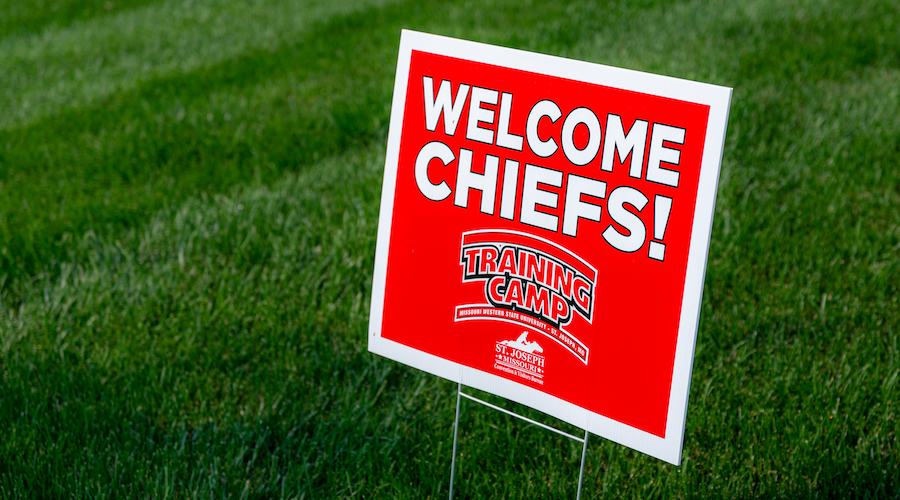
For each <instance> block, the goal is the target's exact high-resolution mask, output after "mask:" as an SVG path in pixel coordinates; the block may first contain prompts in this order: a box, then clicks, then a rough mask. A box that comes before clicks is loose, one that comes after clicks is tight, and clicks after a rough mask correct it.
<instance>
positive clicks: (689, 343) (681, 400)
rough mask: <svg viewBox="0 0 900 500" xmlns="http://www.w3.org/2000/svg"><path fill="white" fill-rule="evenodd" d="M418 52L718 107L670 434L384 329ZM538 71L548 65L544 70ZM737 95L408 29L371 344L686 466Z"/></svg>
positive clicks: (688, 282)
mask: <svg viewBox="0 0 900 500" xmlns="http://www.w3.org/2000/svg"><path fill="white" fill-rule="evenodd" d="M413 50H418V51H422V52H428V53H432V54H438V55H442V56H448V57H455V58H459V59H467V60H471V61H475V62H479V63H485V64H492V65H496V66H502V67H506V68H511V69H517V70H522V71H528V72H532V73H541V74H545V75H550V76H555V77H560V78H566V79H570V80H578V81H583V82H587V83H593V84H597V85H604V86H607V87H615V88H619V89H624V90H629V91H634V92H640V93H644V94H651V95H656V96H661V97H668V98H671V99H677V100H680V101H687V102H693V103H697V104H705V105H707V106H709V121H708V123H707V130H706V142H705V144H704V146H703V157H702V160H701V165H700V181H699V185H698V189H697V204H696V207H695V209H694V224H693V230H692V232H691V243H690V247H689V251H688V260H687V274H686V278H685V287H684V295H683V299H682V306H681V319H680V323H679V325H678V336H677V340H676V344H675V365H674V370H673V374H672V385H671V387H670V392H669V407H668V415H667V417H666V433H665V436H666V437H665V438H661V437H659V436H656V435H653V434H650V433H648V432H645V431H642V430H640V429H637V428H634V427H631V426H629V425H626V424H623V423H621V422H618V421H615V420H613V419H610V418H608V417H604V416H603V415H600V414H597V413H594V412H591V411H589V410H586V409H584V408H581V407H579V406H576V405H574V404H572V403H569V402H567V401H563V400H562V399H559V398H556V397H554V396H551V395H549V394H546V393H544V392H541V391H538V390H536V389H532V388H530V387H527V386H525V385H522V384H519V383H516V382H513V381H510V380H507V379H505V378H503V377H499V376H497V375H493V374H490V373H487V372H484V371H481V370H476V369H474V368H469V367H467V366H462V365H460V364H457V363H455V362H452V361H448V360H446V359H443V358H440V357H437V356H434V355H432V354H428V353H424V352H422V351H418V350H415V349H413V348H410V347H407V346H405V345H403V344H400V343H397V342H394V341H391V340H388V339H386V338H384V337H382V336H381V327H382V310H383V307H384V291H385V281H386V275H387V257H388V246H389V244H390V235H391V221H392V220H393V209H394V192H395V189H396V182H397V168H398V162H399V150H400V133H401V130H402V127H403V113H404V109H405V104H406V91H407V81H408V80H409V64H410V56H411V53H412V51H413ZM537 68H540V69H539V70H537ZM731 92H732V89H730V88H728V87H721V86H718V85H711V84H707V83H700V82H694V81H690V80H682V79H679V78H672V77H668V76H662V75H655V74H651V73H643V72H640V71H634V70H628V69H623V68H616V67H612V66H604V65H601V64H595V63H589V62H584V61H576V60H573V59H566V58H562V57H556V56H549V55H544V54H537V53H533V52H526V51H522V50H516V49H510V48H505V47H498V46H495V45H486V44H482V43H477V42H470V41H466V40H459V39H455V38H448V37H444V36H438V35H431V34H427V33H421V32H416V31H410V30H403V31H402V32H401V35H400V54H399V56H398V58H397V74H396V77H395V80H394V97H393V101H392V103H391V119H390V125H389V129H388V141H387V142H388V143H387V153H386V155H385V165H384V181H383V185H382V192H381V207H380V212H379V217H378V234H377V242H376V246H375V270H374V276H373V282H372V300H371V305H370V312H369V332H368V340H369V342H368V344H369V346H368V347H369V351H371V352H373V353H375V354H379V355H381V356H384V357H387V358H390V359H393V360H395V361H399V362H401V363H404V364H407V365H410V366H412V367H414V368H418V369H420V370H422V371H425V372H428V373H431V374H433V375H437V376H439V377H443V378H446V379H449V380H452V381H454V382H461V383H462V384H464V385H467V386H469V387H474V388H475V389H479V390H483V391H486V392H490V393H492V394H497V395H500V396H502V397H505V398H507V399H510V400H512V401H515V402H517V403H521V404H524V405H526V406H529V407H531V408H535V409H537V410H539V411H542V412H544V413H547V414H548V415H551V416H553V417H556V418H559V419H560V420H563V421H565V422H568V423H570V424H572V425H575V426H577V427H580V428H582V429H587V430H588V431H590V432H591V433H593V434H596V435H597V436H600V437H602V438H605V439H609V440H611V441H614V442H616V443H619V444H622V445H624V446H627V447H629V448H633V449H635V450H637V451H640V452H642V453H646V454H647V455H650V456H653V457H656V458H658V459H661V460H664V461H666V462H669V463H672V464H674V465H680V464H681V455H682V446H683V438H684V425H685V420H686V418H687V402H688V395H689V392H690V385H691V368H692V365H693V359H694V349H695V347H696V342H697V328H698V325H699V320H700V304H701V301H702V296H703V282H704V279H705V275H706V263H707V256H708V252H709V241H710V233H711V232H712V222H713V212H714V210H715V203H716V187H717V185H718V180H719V170H720V167H721V162H722V154H723V150H724V146H725V127H726V125H727V123H728V111H729V106H730V103H731Z"/></svg>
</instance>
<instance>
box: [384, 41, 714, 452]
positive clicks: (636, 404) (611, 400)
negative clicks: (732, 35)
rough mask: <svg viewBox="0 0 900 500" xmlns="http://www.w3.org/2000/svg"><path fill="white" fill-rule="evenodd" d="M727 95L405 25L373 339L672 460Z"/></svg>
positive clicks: (410, 358) (429, 367)
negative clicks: (409, 29) (429, 32)
mask: <svg viewBox="0 0 900 500" xmlns="http://www.w3.org/2000/svg"><path fill="white" fill-rule="evenodd" d="M730 98H731V90H730V89H727V88H723V87H718V86H713V85H708V84H702V83H697V82H690V81H685V80H679V79H674V78H669V77H663V76H658V75H651V74H646V73H639V72H635V71H629V70H624V69H619V68H612V67H607V66H601V65H597V64H591V63H585V62H580V61H573V60H568V59H562V58H557V57H551V56H545V55H540V54H533V53H528V52H522V51H517V50H512V49H506V48H500V47H494V46H489V45H483V44H478V43H473V42H467V41H461V40H455V39H450V38H444V37H438V36H434V35H427V34H422V33H416V32H410V31H404V32H403V35H402V37H401V41H400V55H399V61H398V67H397V77H396V82H395V87H394V100H393V108H392V110H391V123H390V132H389V136H388V148H387V156H386V163H385V171H384V188H383V192H382V200H381V213H380V218H379V227H378V242H377V249H376V257H375V276H374V283H373V290H372V306H371V317H370V325H369V350H370V351H372V352H375V353H378V354H381V355H383V356H386V357H388V358H391V359H395V360H397V361H401V362H403V363H406V364H409V365H411V366H414V367H416V368H419V369H422V370H425V371H427V372H430V373H433V374H435V375H438V376H441V377H445V378H448V379H451V380H453V381H459V382H462V383H463V384H465V385H468V386H471V387H475V388H477V389H481V390H484V391H488V392H491V393H494V394H497V395H500V396H503V397H506V398H509V399H511V400H514V401H517V402H520V403H523V404H526V405H528V406H531V407H533V408H536V409H538V410H541V411H543V412H545V413H548V414H550V415H553V416H555V417H557V418H560V419H562V420H564V421H567V422H569V423H572V424H574V425H577V426H579V427H581V428H584V429H587V430H589V431H590V432H592V433H594V434H597V435H599V436H601V437H605V438H608V439H611V440H613V441H616V442H619V443H621V444H624V445H626V446H629V447H632V448H634V449H637V450H639V451H642V452H644V453H648V454H650V455H653V456H655V457H658V458H661V459H663V460H666V461H668V462H672V463H675V464H678V463H679V462H680V457H681V446H682V436H683V433H684V420H685V415H686V409H687V397H688V388H689V384H690V373H691V364H692V359H693V351H694V344H695V340H696V335H697V322H698V316H699V311H700V298H701V292H702V286H703V277H704V273H705V269H706V258H707V251H708V247H709V236H710V229H711V225H712V215H713V207H714V204H715V193H716V183H717V179H718V172H719V166H720V162H721V157H722V147H723V142H724V136H725V125H726V120H727V112H728V106H729V102H730Z"/></svg>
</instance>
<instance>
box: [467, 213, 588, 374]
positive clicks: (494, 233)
mask: <svg viewBox="0 0 900 500" xmlns="http://www.w3.org/2000/svg"><path fill="white" fill-rule="evenodd" d="M460 265H461V266H462V281H463V283H471V282H483V283H484V298H485V302H486V303H484V304H467V305H460V306H457V308H456V317H455V321H470V320H492V321H503V322H507V323H514V324H517V325H519V326H524V327H527V328H529V329H531V330H534V331H537V332H538V333H540V334H543V335H546V336H547V337H549V338H551V339H553V340H554V341H556V342H557V343H559V344H560V345H562V346H563V347H565V348H566V350H568V351H569V352H571V353H572V354H573V355H575V357H577V358H578V359H579V360H580V361H581V362H582V363H584V364H585V365H586V364H587V363H588V353H589V349H588V347H587V346H586V345H585V344H584V343H583V342H582V341H581V340H579V339H578V338H577V337H576V336H575V335H573V334H572V333H571V332H568V331H567V330H566V328H565V327H566V325H569V324H570V323H571V322H572V319H573V315H578V316H580V317H582V318H583V319H584V320H585V321H586V322H587V323H588V324H591V323H592V322H593V314H594V283H595V280H596V278H597V271H596V269H594V267H593V266H591V265H590V264H588V263H587V262H585V261H584V260H583V259H581V258H580V257H578V256H577V255H575V254H574V253H572V252H570V251H569V250H567V249H565V248H562V247H560V246H559V245H556V244H555V243H553V242H550V241H548V240H545V239H543V238H540V237H537V236H533V235H530V234H527V233H521V232H518V231H507V230H500V229H493V230H481V231H470V232H466V233H463V238H462V247H461V251H460ZM498 345H499V344H498ZM538 348H540V346H538Z"/></svg>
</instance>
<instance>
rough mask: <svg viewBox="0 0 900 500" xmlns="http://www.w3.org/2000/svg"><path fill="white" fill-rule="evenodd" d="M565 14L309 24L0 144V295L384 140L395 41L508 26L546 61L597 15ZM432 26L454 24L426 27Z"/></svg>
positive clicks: (366, 16) (403, 12) (449, 10)
mask: <svg viewBox="0 0 900 500" xmlns="http://www.w3.org/2000/svg"><path fill="white" fill-rule="evenodd" d="M573 5H575V4H572V5H567V4H565V3H557V4H550V5H544V6H541V7H540V8H534V7H527V6H522V5H520V4H517V3H515V2H505V3H504V2H498V3H497V4H496V5H495V7H494V8H493V9H492V10H489V11H488V12H489V13H490V14H489V15H482V14H481V13H472V12H466V11H465V7H464V6H462V5H461V4H458V3H457V4H454V3H447V4H444V5H443V7H442V8H441V9H442V10H435V9H434V7H433V6H427V5H426V6H423V5H419V4H416V3H415V2H405V3H400V4H397V5H389V6H387V7H384V8H374V7H373V8H369V9H363V10H361V11H360V12H357V13H351V14H348V15H345V16H336V17H334V18H331V19H329V20H325V21H322V22H320V23H317V24H313V25H312V27H311V28H310V29H309V30H308V31H307V32H305V33H303V34H302V36H299V37H298V38H297V39H295V40H292V41H291V42H290V43H287V42H286V43H284V44H283V45H282V46H281V47H280V48H278V49H277V50H269V49H260V50H254V51H250V52H247V53H244V54H242V55H240V56H237V57H235V58H233V59H229V60H226V61H222V62H220V63H218V64H211V63H210V64H209V65H207V66H204V67H203V68H196V69H195V70H193V71H190V72H186V73H185V72H180V71H175V72H173V73H172V74H169V75H166V76H158V77H156V78H152V79H147V80H145V81H141V82H139V83H137V86H136V87H135V88H134V89H132V90H129V91H122V92H118V93H114V94H112V95H110V96H109V97H107V98H105V99H104V100H103V101H102V102H100V103H97V104H95V105H93V106H90V107H80V106H75V107H68V108H64V109H63V110H60V112H58V113H57V114H56V115H54V116H52V117H45V118H43V119H40V120H38V121H37V122H35V123H33V124H31V125H28V126H25V127H20V128H16V129H12V130H6V131H0V193H2V195H3V196H2V197H0V222H2V224H0V270H2V272H3V273H5V274H6V275H7V278H6V280H5V282H4V283H0V288H4V287H5V288H6V289H7V290H11V292H9V294H10V296H11V297H12V299H11V300H15V297H16V296H17V292H15V288H16V286H17V285H16V283H18V282H19V280H22V279H25V277H27V276H31V275H33V274H35V273H37V272H41V271H45V270H49V271H50V272H55V269H56V266H57V264H58V262H60V261H65V260H68V259H69V256H68V254H69V252H70V251H71V249H72V246H71V242H72V241H73V239H74V238H77V237H78V235H80V234H82V233H83V232H84V231H87V230H89V229H92V230H94V231H98V232H106V231H110V230H111V231H115V230H117V229H116V228H119V227H123V226H124V227H128V226H129V225H131V224H134V223H135V221H140V220H144V218H145V217H146V214H148V213H152V212H153V211H155V210H156V209H158V208H159V207H161V206H163V205H164V204H166V203H170V204H171V203H178V202H179V201H180V200H182V199H184V196H186V195H192V194H195V193H196V192H197V191H198V190H202V191H205V192H207V193H215V192H222V191H223V190H226V189H227V188H228V187H229V186H231V185H232V184H234V183H235V182H239V181H248V180H250V179H253V178H258V179H260V180H263V181H267V180H271V179H275V178H278V177H279V176H280V175H281V172H283V171H285V170H292V169H296V168H298V167H299V166H301V165H304V164H307V163H308V162H309V161H311V160H313V159H316V158H324V157H327V156H329V155H331V154H334V153H335V152H337V151H339V150H342V149H344V148H346V147H349V146H351V145H354V144H359V143H360V142H365V141H368V140H371V139H372V138H373V137H375V136H376V135H377V134H380V133H384V126H385V124H386V121H387V115H388V113H389V108H388V106H389V102H390V90H391V83H392V80H393V70H394V65H395V59H396V44H397V39H398V36H399V31H400V29H401V28H403V27H414V28H421V29H425V30H431V31H440V30H441V29H443V30H445V32H446V33H448V34H457V35H459V34H461V32H459V30H464V29H469V30H471V29H473V28H472V26H473V25H477V26H482V23H486V24H485V26H487V27H490V30H485V31H484V38H486V39H488V40H493V41H495V42H509V41H511V40H512V41H517V42H521V41H522V40H523V39H522V36H521V34H520V33H519V31H518V30H516V29H514V26H515V25H516V24H517V23H524V24H526V25H529V26H532V27H533V28H532V32H533V33H534V34H536V35H538V39H540V40H542V43H543V44H544V45H545V47H546V49H548V50H555V51H559V50H562V49H563V48H564V47H566V46H569V45H571V44H574V43H576V42H577V40H579V39H580V38H578V37H577V36H575V35H574V34H577V33H590V31H589V30H587V27H588V26H589V25H590V21H589V20H590V19H592V18H595V17H596V16H597V14H596V12H597V11H598V9H601V8H599V7H596V6H593V7H591V8H587V7H585V6H580V5H579V6H577V10H576V11H575V12H576V13H578V14H579V16H576V17H572V18H566V22H567V24H566V25H565V26H567V27H566V28H565V29H561V26H560V25H559V23H558V22H556V21H552V20H554V19H558V18H559V16H560V15H561V14H560V13H562V12H567V11H572V10H573V9H572V7H573ZM641 8H644V6H642V5H640V4H635V5H633V6H631V7H630V8H629V10H625V11H621V12H617V13H615V15H613V16H612V17H610V19H614V18H616V17H617V16H625V15H628V14H629V13H630V12H632V10H631V9H636V10H639V9H641ZM437 12H441V13H442V15H444V14H446V15H448V16H450V17H451V18H454V19H456V21H455V23H452V24H449V25H447V24H446V23H442V22H436V21H435V19H436V13H437ZM476 14H477V15H476ZM454 30H457V31H456V32H454ZM491 37H493V38H491Z"/></svg>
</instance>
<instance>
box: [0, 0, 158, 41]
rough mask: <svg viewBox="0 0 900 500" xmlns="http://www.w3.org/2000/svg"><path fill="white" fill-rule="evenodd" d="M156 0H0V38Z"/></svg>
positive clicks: (53, 27)
mask: <svg viewBox="0 0 900 500" xmlns="http://www.w3.org/2000/svg"><path fill="white" fill-rule="evenodd" d="M156 1H159V0H117V1H115V2H112V1H108V2H97V1H94V0H34V1H31V2H22V1H20V0H0V38H3V37H7V36H10V35H16V36H23V35H32V34H35V33H39V32H41V31H43V30H45V29H59V28H62V27H66V26H69V25H71V24H72V23H74V22H77V21H84V20H86V19H90V18H93V17H99V16H105V15H110V14H114V13H117V12H121V11H123V10H128V9H133V8H135V7H141V6H144V5H147V4H150V3H152V2H156Z"/></svg>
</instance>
